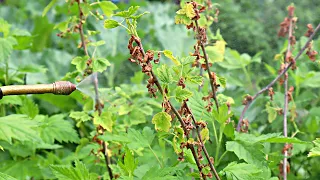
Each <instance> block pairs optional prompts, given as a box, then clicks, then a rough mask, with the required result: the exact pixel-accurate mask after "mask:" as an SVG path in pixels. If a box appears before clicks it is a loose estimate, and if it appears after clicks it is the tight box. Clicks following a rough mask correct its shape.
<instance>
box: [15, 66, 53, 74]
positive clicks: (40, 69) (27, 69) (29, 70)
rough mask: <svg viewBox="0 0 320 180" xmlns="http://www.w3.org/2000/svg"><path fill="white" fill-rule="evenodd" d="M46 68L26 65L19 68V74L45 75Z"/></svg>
mask: <svg viewBox="0 0 320 180" xmlns="http://www.w3.org/2000/svg"><path fill="white" fill-rule="evenodd" d="M47 70H48V69H47V68H45V67H44V66H41V65H36V64H27V65H24V66H20V67H19V72H21V73H46V72H47Z"/></svg>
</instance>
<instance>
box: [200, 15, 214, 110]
mask: <svg viewBox="0 0 320 180" xmlns="http://www.w3.org/2000/svg"><path fill="white" fill-rule="evenodd" d="M195 23H196V27H197V31H198V35H200V28H199V24H198V20H195ZM200 46H201V49H202V52H203V56H204V61H205V62H206V69H207V72H208V75H209V79H210V85H211V90H212V95H213V99H214V102H215V104H216V108H217V111H218V112H219V103H218V99H217V96H216V91H217V89H216V87H215V85H214V80H213V78H212V76H211V71H210V67H209V60H208V54H207V52H206V49H205V47H204V44H203V43H202V42H201V41H200Z"/></svg>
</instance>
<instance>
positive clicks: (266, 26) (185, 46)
mask: <svg viewBox="0 0 320 180" xmlns="http://www.w3.org/2000/svg"><path fill="white" fill-rule="evenodd" d="M49 2H50V1H49V0H37V1H21V0H2V1H0V17H1V18H3V19H4V20H6V21H8V22H9V23H10V24H11V25H12V27H13V28H14V29H15V28H16V29H23V30H26V31H23V32H20V33H25V36H30V39H32V41H31V40H30V41H26V42H25V43H24V47H23V46H22V47H19V48H20V49H21V51H14V53H13V54H12V55H11V57H10V64H9V67H10V68H11V69H12V70H10V73H11V74H14V75H15V76H13V75H12V77H13V78H11V79H10V81H9V84H23V83H27V84H35V83H49V82H54V81H56V80H60V79H62V78H63V77H64V76H65V75H66V74H67V73H68V72H71V71H73V70H74V69H75V67H74V66H71V65H70V61H71V60H72V58H73V57H75V56H76V55H78V54H82V50H81V49H78V48H77V44H78V43H79V35H78V34H73V35H72V36H69V37H68V38H59V37H57V36H56V34H57V33H59V31H58V30H57V29H55V28H54V27H55V25H56V24H57V23H59V22H61V21H63V20H64V19H65V18H66V16H65V15H66V14H68V13H74V12H73V11H75V10H73V9H71V10H68V7H67V6H66V5H65V4H66V3H65V2H64V1H59V3H58V5H57V6H55V8H54V9H53V10H51V11H50V12H49V13H48V14H47V16H45V17H42V16H41V15H42V11H43V9H44V8H45V6H46V5H47V4H48V3H49ZM113 2H116V3H118V4H117V5H118V6H119V7H120V9H125V8H127V7H128V6H130V5H139V6H141V7H142V10H141V11H144V10H147V11H150V12H151V13H150V14H148V15H146V16H144V17H143V18H142V19H141V20H140V22H139V27H138V30H139V32H138V33H139V35H140V37H141V39H142V40H143V42H144V46H145V49H158V50H164V49H169V50H171V51H172V52H173V54H175V55H177V56H186V55H187V54H188V53H189V52H192V49H193V44H194V42H195V40H194V38H193V35H192V33H188V32H187V29H186V28H185V27H182V26H177V25H175V24H174V15H175V12H176V10H177V9H178V4H179V3H178V1H156V0H153V1H141V0H137V1H136V0H135V1H131V0H128V1H121V0H119V1H113ZM213 2H214V3H218V4H220V6H219V9H220V14H219V22H218V23H216V24H214V25H213V26H212V27H211V30H212V32H216V31H217V30H218V29H219V30H220V32H221V35H222V37H223V38H224V40H225V41H226V42H227V46H228V47H229V48H230V49H227V51H226V59H229V60H230V61H228V62H229V63H230V64H219V65H214V67H213V70H214V71H216V72H218V73H219V75H221V76H223V77H226V79H227V88H226V89H221V90H220V92H223V94H224V95H227V96H230V97H233V98H234V100H235V102H236V103H235V105H234V106H233V107H232V108H233V111H234V114H235V115H236V117H239V115H240V112H241V110H242V107H243V106H242V105H241V102H242V98H243V96H244V95H245V94H253V93H255V92H257V91H258V90H259V89H260V88H261V87H264V86H265V85H266V84H267V83H268V82H270V80H272V79H273V78H274V77H275V76H276V74H277V71H278V69H279V66H280V63H279V61H277V60H275V59H274V57H275V55H276V54H279V53H281V51H282V50H283V49H284V48H283V47H285V44H286V38H279V37H278V36H277V31H278V29H279V24H280V22H282V20H283V18H284V17H285V16H286V15H287V11H286V7H287V6H288V5H289V3H291V2H292V3H294V5H295V7H296V11H295V14H296V16H297V17H298V23H297V27H298V28H297V29H296V30H295V35H296V37H297V40H299V42H298V44H297V45H296V50H295V52H297V51H298V50H299V48H300V42H301V43H302V42H305V41H306V39H305V38H301V39H300V37H302V36H303V35H304V33H305V32H306V25H307V24H308V23H311V24H313V25H314V26H315V25H317V23H319V22H320V18H319V17H320V16H319V14H320V8H319V6H320V1H317V0H309V1H300V0H292V1H276V0H255V1H241V0H222V1H217V0H216V1H213ZM90 18H91V19H89V20H88V24H89V25H88V29H95V30H99V31H101V33H100V34H99V35H98V36H96V40H100V39H103V40H105V41H106V45H105V46H104V47H103V48H99V49H97V51H96V54H97V55H99V56H106V57H107V58H108V60H109V61H110V62H111V63H112V66H111V67H110V68H108V70H107V71H106V72H105V73H104V74H105V76H106V77H107V83H106V84H104V85H103V87H115V86H120V85H121V84H128V83H133V82H140V83H141V81H139V79H141V78H140V76H139V73H136V72H137V71H139V67H138V66H135V65H134V64H132V63H130V62H128V61H127V58H128V51H127V48H126V46H127V40H128V35H127V33H126V32H125V31H124V30H123V29H120V28H117V29H112V30H108V31H106V30H105V29H104V28H103V24H102V22H101V21H97V20H96V19H94V18H92V17H90ZM0 28H1V27H0ZM28 32H30V33H28ZM302 44H303V43H302ZM314 44H315V49H316V50H317V51H319V49H320V41H319V40H318V41H316V42H315V43H314ZM244 53H246V54H244ZM241 54H242V55H241ZM240 55H241V56H240ZM237 61H239V62H243V61H245V62H248V63H247V64H246V65H245V66H244V67H231V65H232V64H233V62H237ZM318 61H319V59H318V60H317V61H316V62H310V60H308V58H307V57H302V58H301V59H300V60H299V62H298V63H297V66H298V69H297V70H296V71H294V72H290V73H289V74H290V82H289V83H290V85H294V86H295V88H296V91H295V94H294V95H295V103H296V106H297V107H296V108H297V113H298V117H297V119H296V123H297V125H298V128H299V130H300V131H301V132H308V133H307V134H306V133H301V134H300V133H299V134H298V136H299V138H301V139H303V140H306V141H312V140H314V139H315V137H319V128H318V127H319V126H320V113H319V112H320V108H319V105H320V99H319V87H320V73H319V72H318V71H319V62H318ZM29 66H32V67H33V70H32V71H31V72H30V70H28V71H25V72H24V71H23V68H25V69H26V67H29ZM15 70H18V71H19V73H17V74H15V73H16V72H15ZM0 71H3V68H2V69H1V70H0ZM44 72H46V73H44ZM0 73H2V74H3V73H4V72H0ZM134 78H136V79H134ZM0 81H1V82H2V84H4V83H5V78H4V76H1V77H0ZM274 89H275V90H276V95H275V102H274V104H273V105H272V106H273V107H282V103H283V93H282V90H281V86H279V85H277V86H276V87H274ZM34 99H35V101H36V102H37V104H39V105H38V106H39V110H40V113H42V114H50V115H52V114H56V113H61V112H62V113H66V112H70V111H71V110H74V109H79V108H80V107H81V105H80V104H78V103H77V101H76V99H77V98H76V97H53V96H49V95H48V96H41V95H39V96H34ZM267 101H268V97H267V95H265V97H261V98H259V99H258V100H257V101H256V102H255V103H254V104H253V105H252V106H251V108H250V110H249V112H248V113H247V116H248V119H249V121H250V122H251V126H250V130H251V131H252V132H253V133H264V132H281V131H282V121H281V117H280V116H278V117H277V119H273V120H272V121H270V122H268V121H267V119H268V113H269V114H270V113H272V112H268V111H267V110H266V104H267ZM61 102H65V103H61ZM7 113H9V114H10V110H9V111H8V112H7ZM236 119H237V118H236ZM289 128H290V132H295V131H296V128H295V127H294V125H293V124H290V127H289ZM278 149H279V151H281V147H280V146H279V147H278ZM307 149H308V148H307V147H305V146H302V145H299V146H295V147H294V152H293V155H294V156H297V158H295V161H297V162H296V163H292V164H293V167H292V171H293V173H291V176H296V178H300V179H304V178H305V177H309V178H316V177H319V176H320V166H319V165H318V162H317V161H316V160H315V159H307V158H306V153H307V151H306V150H307ZM266 151H267V150H266ZM0 161H1V158H0ZM300 166H303V168H301V167H300ZM273 171H274V172H275V173H276V172H277V167H276V165H275V166H274V169H273Z"/></svg>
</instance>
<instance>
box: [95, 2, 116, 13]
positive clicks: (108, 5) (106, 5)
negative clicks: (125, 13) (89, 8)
mask: <svg viewBox="0 0 320 180" xmlns="http://www.w3.org/2000/svg"><path fill="white" fill-rule="evenodd" d="M99 6H100V8H101V9H102V11H103V13H104V14H105V15H106V16H108V17H110V16H111V15H112V14H113V11H114V10H117V9H118V7H117V5H115V4H113V3H112V2H111V1H101V2H99Z"/></svg>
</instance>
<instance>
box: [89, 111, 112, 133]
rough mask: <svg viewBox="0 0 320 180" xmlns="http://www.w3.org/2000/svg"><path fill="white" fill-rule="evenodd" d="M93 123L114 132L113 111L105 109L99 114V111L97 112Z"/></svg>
mask: <svg viewBox="0 0 320 180" xmlns="http://www.w3.org/2000/svg"><path fill="white" fill-rule="evenodd" d="M93 123H94V124H95V125H100V126H102V127H103V128H104V129H106V130H107V131H109V132H112V126H113V118H112V113H111V112H108V111H104V112H102V114H101V115H100V116H99V114H98V112H95V114H94V117H93Z"/></svg>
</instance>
